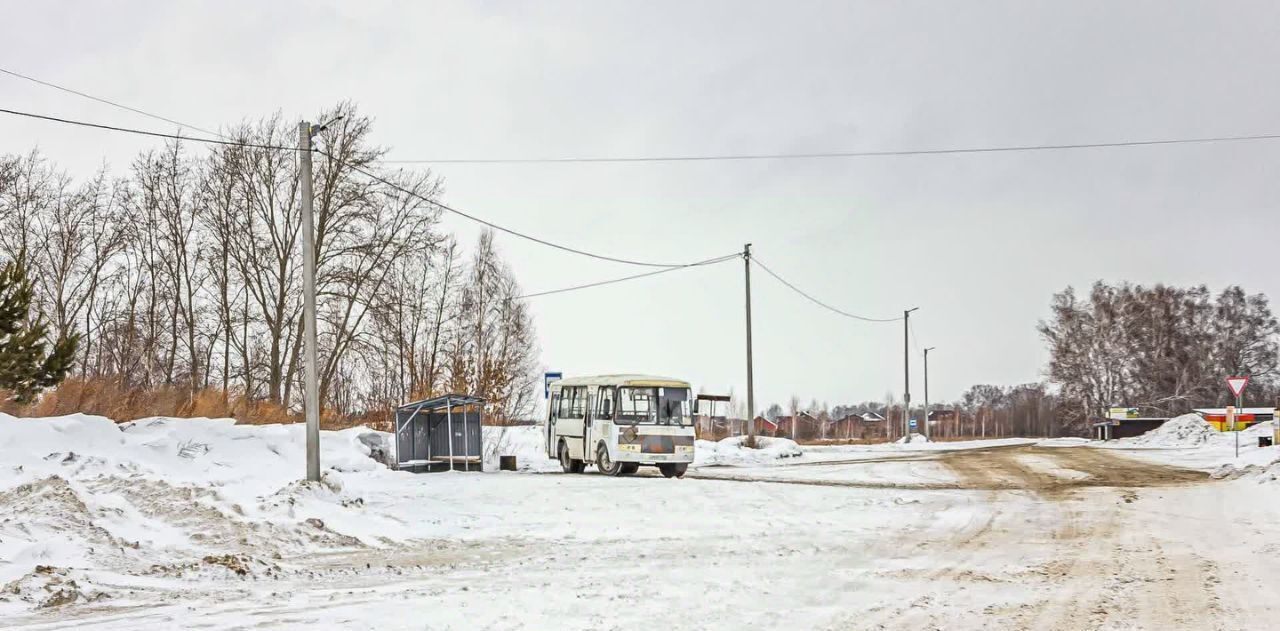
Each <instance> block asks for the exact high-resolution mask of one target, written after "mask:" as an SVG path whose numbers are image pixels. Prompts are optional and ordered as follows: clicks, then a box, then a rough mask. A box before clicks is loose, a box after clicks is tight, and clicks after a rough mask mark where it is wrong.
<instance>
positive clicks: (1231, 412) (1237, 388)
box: [1227, 375, 1249, 458]
mask: <svg viewBox="0 0 1280 631" xmlns="http://www.w3.org/2000/svg"><path fill="white" fill-rule="evenodd" d="M1247 385H1249V375H1245V376H1243V377H1227V387H1228V388H1231V394H1234V395H1236V406H1235V408H1227V422H1228V423H1230V425H1231V431H1232V432H1234V433H1235V435H1236V457H1237V458H1239V457H1240V432H1238V431H1236V415H1238V414H1241V413H1242V412H1243V410H1244V405H1243V404H1242V398H1241V395H1243V394H1244V388H1245V386H1247Z"/></svg>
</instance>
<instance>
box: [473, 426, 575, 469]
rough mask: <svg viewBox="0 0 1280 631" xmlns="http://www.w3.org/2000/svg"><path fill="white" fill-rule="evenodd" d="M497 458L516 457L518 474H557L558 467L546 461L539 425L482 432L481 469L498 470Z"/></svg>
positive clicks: (552, 461)
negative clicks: (523, 472)
mask: <svg viewBox="0 0 1280 631" xmlns="http://www.w3.org/2000/svg"><path fill="white" fill-rule="evenodd" d="M498 456H515V457H516V467H517V468H518V469H519V470H520V471H553V470H559V468H560V464H559V463H558V462H556V461H555V460H553V459H551V458H548V457H547V447H546V438H545V435H544V434H543V432H542V426H541V425H513V426H501V427H498V426H493V427H485V428H484V466H485V469H486V470H489V471H496V470H497V469H498Z"/></svg>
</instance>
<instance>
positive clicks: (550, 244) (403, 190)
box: [320, 151, 696, 269]
mask: <svg viewBox="0 0 1280 631" xmlns="http://www.w3.org/2000/svg"><path fill="white" fill-rule="evenodd" d="M320 153H323V154H324V155H326V156H328V157H329V158H332V159H334V160H338V161H339V162H342V160H340V159H339V158H336V157H334V156H333V155H330V154H328V153H325V152H324V151H321V152H320ZM345 164H346V165H347V168H349V169H351V170H353V171H355V172H356V173H361V174H364V175H365V176H366V177H369V178H372V179H373V180H375V181H378V182H381V183H383V184H385V185H387V186H390V187H391V188H394V189H396V190H398V191H400V192H401V193H404V194H406V195H410V196H413V197H416V198H418V199H420V200H422V201H424V202H427V203H428V204H432V205H434V206H436V207H439V208H442V209H444V210H447V211H449V212H451V213H453V214H455V215H458V216H459V217H465V218H467V219H470V220H471V221H474V222H476V223H478V224H482V225H485V226H488V227H490V228H493V229H494V230H498V231H501V232H505V233H507V234H509V235H511V236H515V237H520V238H521V239H526V240H528V241H532V242H534V243H538V244H541V245H545V246H547V247H550V248H555V249H557V250H562V251H564V252H571V253H573V254H578V255H581V256H586V257H590V258H593V259H599V260H601V261H609V262H611V263H623V264H625V265H636V266H639V267H662V268H672V269H679V268H682V267H689V266H691V265H696V263H652V262H648V261H636V260H632V259H624V258H618V257H613V256H605V255H603V254H595V253H592V252H588V251H586V250H580V249H578V248H574V247H570V246H567V245H560V244H559V243H553V242H551V241H547V240H546V239H540V238H538V237H535V236H533V235H530V234H527V233H524V232H520V231H518V230H515V229H513V228H507V227H506V226H501V225H498V224H496V223H493V222H492V221H487V220H485V219H481V218H479V217H477V216H475V215H472V214H469V213H465V212H463V211H461V210H458V209H457V208H453V207H451V206H449V205H447V204H445V203H443V202H440V201H437V200H434V199H431V198H429V197H426V196H424V195H421V194H419V193H417V192H414V191H411V190H409V189H407V188H404V187H403V186H400V185H399V184H396V183H395V182H392V181H390V180H388V179H386V178H384V177H382V176H380V175H377V174H376V173H371V172H369V171H367V170H365V169H362V168H360V167H358V166H355V165H353V164H350V163H345Z"/></svg>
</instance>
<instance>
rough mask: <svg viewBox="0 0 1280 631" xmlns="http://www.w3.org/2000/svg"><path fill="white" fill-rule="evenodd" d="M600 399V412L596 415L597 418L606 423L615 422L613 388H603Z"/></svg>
mask: <svg viewBox="0 0 1280 631" xmlns="http://www.w3.org/2000/svg"><path fill="white" fill-rule="evenodd" d="M598 398H599V399H600V405H599V408H600V411H599V413H598V414H596V418H598V419H601V420H605V421H609V420H613V386H603V387H601V388H600V393H599V395H598Z"/></svg>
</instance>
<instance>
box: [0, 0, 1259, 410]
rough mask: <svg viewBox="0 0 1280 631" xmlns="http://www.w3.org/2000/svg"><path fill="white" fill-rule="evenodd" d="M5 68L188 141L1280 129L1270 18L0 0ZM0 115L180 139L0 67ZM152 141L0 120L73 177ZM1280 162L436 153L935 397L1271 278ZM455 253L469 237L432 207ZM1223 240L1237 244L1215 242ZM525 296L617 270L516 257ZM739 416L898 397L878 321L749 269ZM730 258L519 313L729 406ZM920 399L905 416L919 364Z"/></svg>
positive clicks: (1240, 153) (720, 278)
mask: <svg viewBox="0 0 1280 631" xmlns="http://www.w3.org/2000/svg"><path fill="white" fill-rule="evenodd" d="M0 8H2V9H3V11H4V15H5V19H4V21H3V22H4V24H3V26H0V34H2V36H0V59H2V60H3V63H0V66H3V67H7V68H9V69H12V70H16V71H19V72H24V73H28V74H31V75H34V76H36V77H39V78H42V79H46V80H49V81H52V82H56V83H61V84H64V85H67V86H70V87H73V88H77V89H80V90H83V91H86V92H89V93H91V94H95V95H99V96H103V97H106V98H110V99H114V100H118V101H120V102H123V103H125V104H128V105H132V106H135V107H139V108H141V109H145V110H148V111H153V112H156V113H159V114H161V115H165V116H168V117H171V118H175V119H178V120H183V121H187V122H190V123H193V124H195V125H198V126H202V127H216V126H219V125H222V124H227V123H232V122H236V121H239V120H241V119H244V118H248V117H259V116H262V115H266V114H270V113H272V112H274V111H275V110H277V109H279V110H282V111H283V112H285V114H286V115H287V116H288V117H291V118H294V117H300V116H304V115H311V114H313V113H315V112H317V111H318V110H320V109H321V108H324V107H327V106H329V105H332V104H333V103H335V102H337V101H339V100H342V99H352V100H354V101H356V102H357V103H358V104H359V105H360V106H361V108H362V109H363V111H365V112H366V113H368V114H370V115H372V116H374V117H375V118H376V119H377V122H376V125H375V137H376V139H377V141H379V142H381V143H383V144H385V145H387V146H389V147H390V148H391V150H392V151H391V157H394V158H403V159H414V158H432V159H439V158H490V157H560V156H585V155H590V156H597V155H602V156H604V155H628V156H630V155H679V154H726V153H778V152H821V151H849V150H895V149H930V148H947V147H963V146H998V145H1027V144H1042V143H1043V144H1063V143H1087V142H1105V141H1117V140H1141V139H1158V138H1178V137H1200V136H1218V135H1247V134H1274V133H1280V88H1277V85H1276V82H1275V68H1274V65H1275V60H1276V59H1277V58H1280V38H1277V37H1276V33H1277V32H1280V29H1278V28H1277V27H1280V5H1277V4H1276V3H1274V2H1264V1H1259V2H1223V1H1205V2H1167V1H1166V2H1125V3H1117V2H1078V1H1073V2H1065V1H1064V2H1054V3H1050V2H1024V1H1010V2H963V3H961V2H942V1H935V2H892V3H889V2H880V1H869V2H825V3H823V2H772V3H755V2H752V3H748V2H737V1H735V2H696V3H690V2H647V3H639V2H629V3H624V2H598V1H590V2H586V1H584V2H540V3H514V2H511V3H506V2H472V3H450V4H443V3H434V2H431V3H428V2H422V3H389V2H388V3H378V2H359V3H356V2H351V3H343V4H334V3H319V2H306V3H303V2H297V3H289V2H149V3H142V2H112V3H96V2H94V3H91V2H41V3H32V2H3V5H2V7H0ZM0 103H3V105H0V107H6V108H11V109H19V110H28V111H36V112H42V113H50V114H54V115H62V116H67V117H73V118H84V119H89V120H94V121H99V122H107V123H112V124H122V125H130V126H137V127H143V128H147V129H156V130H159V131H173V130H172V128H170V127H167V126H165V125H164V124H163V123H158V122H156V121H152V120H149V119H146V118H141V117H139V116H136V115H133V114H130V113H128V112H123V111H119V110H116V109H113V108H110V107H107V106H104V105H100V104H97V103H93V102H91V101H86V100H83V99H79V98H77V97H73V96H69V95H66V94H62V93H59V92H56V91H53V90H50V89H48V88H44V87H40V86H36V85H31V84H28V83H26V82H23V81H20V80H17V79H13V78H10V77H4V76H0ZM156 144H157V143H155V142H152V141H149V140H143V139H138V138H132V137H128V136H120V135H114V134H110V133H106V132H96V131H86V130H78V129H69V128H64V127H60V126H57V125H54V124H46V123H37V122H32V121H26V120H17V119H12V118H7V117H0V151H3V152H5V153H13V152H22V151H27V150H29V149H30V148H32V147H33V146H39V148H40V149H41V150H42V151H43V152H44V153H45V154H46V155H47V156H48V157H49V158H50V159H52V160H54V161H56V162H58V163H59V164H61V165H63V166H64V167H66V168H67V169H69V170H70V171H71V172H72V173H74V174H77V175H81V174H84V173H86V172H87V171H89V170H91V169H92V168H94V167H95V166H97V165H98V164H100V163H102V162H103V161H104V160H105V161H107V162H109V163H110V164H111V165H112V167H113V169H114V170H115V171H116V172H123V170H124V169H125V168H126V166H127V165H128V163H129V161H130V160H131V159H132V158H133V156H134V155H135V153H136V152H137V151H139V150H140V149H143V148H145V147H150V146H155V145H156ZM1277 158H1280V141H1263V142H1253V143H1231V144H1219V145H1184V146H1165V147H1144V148H1119V149H1088V150H1073V151H1053V152H1038V153H1004V154H982V155H947V156H915V157H882V158H860V159H845V160H796V161H768V162H698V163H674V164H672V163H651V164H586V165H581V164H579V165H556V164H550V165H499V166H495V165H442V166H440V167H438V168H437V169H436V171H437V172H438V173H440V174H441V175H443V176H444V177H445V178H446V187H447V196H446V201H448V202H449V203H451V204H454V205H456V206H457V207H459V208H462V209H466V210H468V211H470V212H473V213H475V214H478V215H481V216H484V217H486V218H489V219H491V220H493V221H495V222H499V223H503V224H506V225H509V226H512V227H514V228H518V229H521V230H525V231H528V232H531V233H534V234H537V235H539V236H543V237H546V238H549V239H558V240H560V241H563V242H566V243H569V244H572V245H575V246H577V247H581V248H583V249H589V250H594V251H600V252H604V253H610V254H613V255H615V256H623V257H630V258H639V259H649V260H658V261H667V260H677V261H680V260H694V259H702V258H708V257H711V256H715V255H719V254H723V253H728V252H732V251H734V250H740V249H741V246H742V244H743V243H744V242H748V241H750V242H752V243H754V244H755V245H754V248H755V251H756V252H757V254H758V255H759V257H760V258H761V259H762V260H763V261H765V262H767V263H768V264H769V265H770V266H771V267H772V268H773V269H774V270H775V271H777V272H779V273H781V274H782V275H784V276H786V277H788V278H789V279H791V280H792V281H793V282H795V283H797V284H798V285H800V286H801V287H802V288H804V289H806V290H808V291H810V292H812V293H814V294H816V295H818V296H819V297H821V298H823V299H824V300H827V301H829V302H831V303H832V304H834V305H836V306H838V307H840V308H843V309H846V310H848V311H853V312H856V313H863V314H867V315H871V316H879V317H886V316H893V315H896V314H897V313H899V312H900V311H901V310H902V309H903V308H904V307H907V306H919V307H920V311H919V312H918V313H917V317H914V318H913V320H914V321H915V329H916V332H917V333H918V334H919V340H920V345H921V346H924V345H929V346H937V347H938V350H937V351H935V352H934V353H933V354H931V361H930V363H931V365H932V368H933V371H932V375H931V386H932V387H931V394H932V398H933V399H934V400H938V399H951V398H954V397H957V396H959V394H960V393H961V392H962V391H963V390H964V389H965V388H967V387H968V386H969V385H972V384H974V383H1000V384H1010V383H1019V382H1026V381H1034V380H1037V379H1039V378H1040V377H1041V371H1042V367H1043V364H1044V361H1045V356H1046V354H1045V351H1044V349H1043V347H1042V344H1041V342H1040V340H1039V339H1038V337H1037V335H1036V332H1035V324H1036V321H1037V320H1038V319H1039V318H1042V317H1044V316H1045V315H1046V313H1047V306H1048V303H1049V299H1050V295H1051V294H1052V293H1053V292H1054V291H1057V290H1060V289H1061V288H1063V287H1064V286H1066V285H1068V284H1074V285H1077V286H1084V285H1088V284H1089V283H1091V282H1092V281H1094V280H1097V279H1108V280H1126V279H1127V280H1132V281H1137V282H1147V283H1151V282H1158V281H1163V282H1167V283H1176V284H1190V283H1207V284H1209V285H1210V286H1211V287H1212V288H1214V289H1215V290H1216V289H1219V288H1221V287H1222V286H1223V285H1225V284H1228V283H1238V284H1241V285H1243V286H1244V287H1245V288H1246V289H1247V290H1250V291H1262V292H1266V293H1268V294H1270V295H1272V296H1273V297H1275V296H1280V280H1278V279H1277V276H1276V275H1275V273H1274V266H1275V257H1276V245H1275V236H1274V235H1276V234H1277V232H1280V215H1278V214H1277V213H1276V212H1274V206H1275V200H1276V199H1278V198H1280V178H1277V177H1276V167H1275V165H1276V164H1277ZM446 226H447V227H449V228H450V229H452V230H455V231H456V232H457V233H459V235H460V236H461V237H462V238H463V239H464V242H466V243H468V244H469V243H470V241H471V240H472V239H473V238H474V235H475V234H476V230H475V228H474V226H473V225H470V224H468V223H467V222H466V220H463V219H460V218H446ZM1232 242H1235V243H1236V245H1231V244H1232ZM499 243H500V245H501V248H502V250H503V253H504V254H505V256H506V257H507V258H508V259H509V260H510V261H511V262H512V263H513V265H515V266H516V269H517V271H518V274H519V277H520V279H521V281H522V283H523V285H524V287H525V288H526V289H527V290H528V291H541V290H545V289H553V288H557V287H560V286H565V285H572V284H577V283H583V282H589V281H594V280H600V279H606V278H612V277H615V276H623V275H627V274H631V273H636V272H639V271H643V270H641V269H638V268H634V267H627V266H622V265H614V264H607V263H601V262H598V261H592V260H589V259H582V258H580V257H576V256H573V255H570V254H565V253H560V252H556V251H551V250H547V249H545V248H542V247H540V246H536V245H533V244H530V243H527V242H521V241H518V240H515V239H513V238H510V237H500V239H499ZM753 280H754V284H753V287H754V290H753V291H754V296H755V307H756V310H755V335H756V354H755V359H756V393H757V396H756V398H757V406H758V407H764V406H765V405H767V404H768V403H769V402H770V401H779V402H785V399H786V398H787V397H788V396H789V395H791V394H792V393H795V394H798V395H799V396H800V397H801V398H802V399H804V400H805V401H808V400H809V399H810V398H817V399H819V400H824V401H827V402H828V403H830V404H833V405H834V404H836V403H840V402H852V401H857V400H863V399H880V398H882V397H883V396H884V395H885V393H886V392H888V391H893V392H894V393H895V394H897V395H898V396H900V393H901V391H902V329H901V324H900V323H896V324H866V323H858V322H853V321H849V320H846V319H844V318H841V317H839V316H836V315H833V314H831V313H828V312H825V311H822V310H821V309H819V308H818V307H815V306H813V305H811V304H808V303H806V302H804V301H803V299H801V298H799V297H798V296H796V295H795V294H793V293H790V292H789V290H787V289H785V288H783V287H781V286H780V285H778V284H777V283H776V282H774V281H773V280H772V279H770V278H768V277H766V276H764V275H763V274H756V275H754V278H753ZM742 300H743V299H742V269H741V263H740V262H731V263H723V264H720V265H717V266H714V267H708V268H701V269H696V270H689V271H680V272H673V273H670V274H664V275H662V276H658V277H656V278H652V279H645V280H640V281H634V282H631V283H626V284H622V285H617V286H614V287H608V288H602V289H597V290H591V291H583V292H577V293H573V294H566V295H559V296H549V297H545V298H539V299H536V302H535V303H534V313H535V316H536V318H537V325H538V329H539V333H540V338H541V345H542V356H543V360H544V362H545V364H546V365H547V366H548V367H549V368H551V369H555V370H561V371H563V372H565V373H566V374H589V373H595V372H605V371H609V372H612V371H637V372H654V373H663V374H670V375H673V376H683V377H687V378H689V379H691V380H693V381H695V382H696V383H699V384H702V385H704V386H705V387H706V388H707V389H709V390H711V391H724V390H725V389H727V388H729V387H734V388H735V390H736V391H737V392H738V393H742V392H743V391H744V388H745V386H744V384H745V368H744V350H743V317H742V310H743V305H742ZM913 355H914V356H913V364H912V367H913V386H912V388H913V392H914V395H915V398H916V399H917V400H919V398H920V394H921V393H920V387H921V382H920V379H919V377H920V372H919V367H920V366H919V355H918V354H914V352H913Z"/></svg>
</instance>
